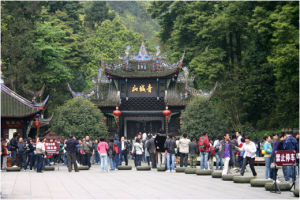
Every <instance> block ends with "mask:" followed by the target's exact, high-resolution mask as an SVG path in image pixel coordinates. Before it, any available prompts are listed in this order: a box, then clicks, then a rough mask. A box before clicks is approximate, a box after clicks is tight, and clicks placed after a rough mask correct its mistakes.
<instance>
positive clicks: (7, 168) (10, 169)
mask: <svg viewBox="0 0 300 200" xmlns="http://www.w3.org/2000/svg"><path fill="white" fill-rule="evenodd" d="M6 171H7V172H19V171H21V168H20V167H6Z"/></svg>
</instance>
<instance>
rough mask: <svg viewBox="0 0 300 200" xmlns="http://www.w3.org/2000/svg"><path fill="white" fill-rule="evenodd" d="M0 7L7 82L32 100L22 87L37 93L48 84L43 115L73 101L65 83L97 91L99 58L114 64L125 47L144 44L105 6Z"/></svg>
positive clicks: (34, 4) (43, 4) (14, 4)
mask: <svg viewBox="0 0 300 200" xmlns="http://www.w3.org/2000/svg"><path fill="white" fill-rule="evenodd" d="M1 6H2V7H1V11H2V13H1V14H2V15H1V16H2V19H1V22H2V23H1V29H2V32H1V36H2V43H1V45H2V48H1V53H2V71H3V75H4V82H5V84H6V85H7V86H8V87H11V88H12V89H13V90H15V91H16V92H18V93H20V94H21V95H23V96H24V97H26V98H29V99H31V98H32V96H30V95H28V94H27V93H25V92H24V88H26V89H30V90H39V89H40V88H41V87H42V85H43V84H44V83H45V84H46V89H45V93H44V95H48V94H49V95H50V99H49V102H48V104H47V110H46V113H44V115H45V116H47V115H48V114H47V113H49V112H50V113H51V112H53V111H54V110H55V109H56V107H57V106H59V105H62V104H63V103H64V102H65V101H66V100H68V99H70V98H72V96H71V94H70V92H69V91H68V89H67V82H70V84H71V85H72V88H73V89H74V90H75V91H83V90H88V89H90V88H91V87H93V82H92V78H93V77H94V76H96V74H97V71H98V68H99V67H100V57H99V55H101V56H102V57H103V58H104V59H105V60H115V59H116V58H117V56H118V53H119V52H120V51H123V50H125V47H126V46H127V45H131V46H132V50H137V48H138V47H139V45H140V43H141V41H142V40H144V39H145V38H144V37H143V36H142V35H141V34H139V33H137V32H135V31H133V30H130V29H128V28H127V27H126V26H125V25H124V24H123V22H124V20H123V19H121V18H120V16H119V15H118V13H117V12H116V11H113V10H111V9H110V8H109V6H108V5H107V2H76V1H74V2H59V1H56V2H53V1H50V2H3V3H2V5H1ZM131 11H132V10H131ZM146 44H147V45H149V42H147V41H146ZM120 53H123V52H120ZM43 98H45V96H44V97H43ZM43 98H41V99H38V101H41V100H42V99H43Z"/></svg>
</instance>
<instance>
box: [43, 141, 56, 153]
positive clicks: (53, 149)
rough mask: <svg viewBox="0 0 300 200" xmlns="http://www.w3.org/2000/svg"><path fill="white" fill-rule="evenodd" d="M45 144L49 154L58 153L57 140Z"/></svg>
mask: <svg viewBox="0 0 300 200" xmlns="http://www.w3.org/2000/svg"><path fill="white" fill-rule="evenodd" d="M45 144H46V151H47V153H48V154H58V150H59V146H58V143H57V142H46V143H45Z"/></svg>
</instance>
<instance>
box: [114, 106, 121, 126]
mask: <svg viewBox="0 0 300 200" xmlns="http://www.w3.org/2000/svg"><path fill="white" fill-rule="evenodd" d="M121 114H122V112H121V111H119V108H118V107H116V110H114V111H113V115H114V116H115V118H116V124H117V125H118V124H119V116H121Z"/></svg>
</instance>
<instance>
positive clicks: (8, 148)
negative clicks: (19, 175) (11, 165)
mask: <svg viewBox="0 0 300 200" xmlns="http://www.w3.org/2000/svg"><path fill="white" fill-rule="evenodd" d="M11 149H12V148H11V144H10V141H9V142H8V143H7V150H8V151H11Z"/></svg>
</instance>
